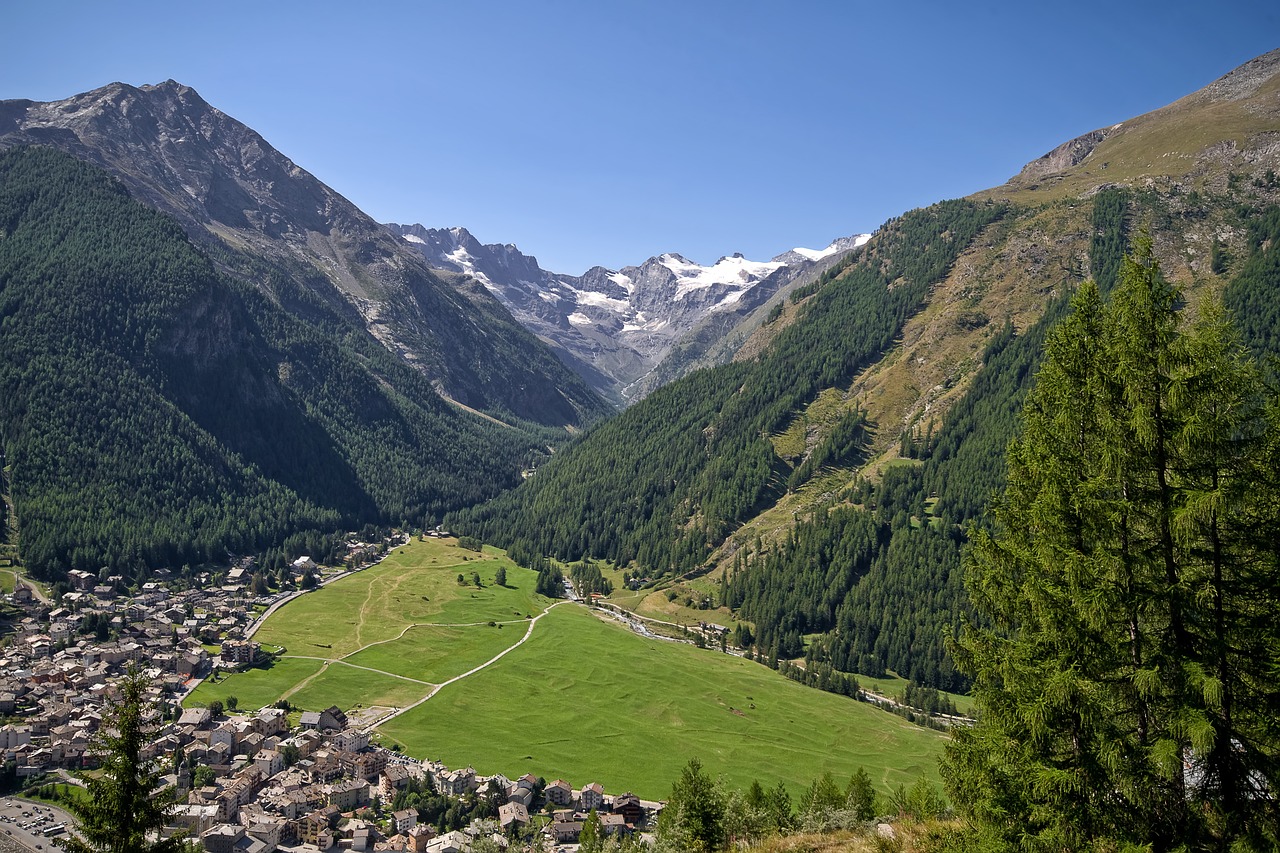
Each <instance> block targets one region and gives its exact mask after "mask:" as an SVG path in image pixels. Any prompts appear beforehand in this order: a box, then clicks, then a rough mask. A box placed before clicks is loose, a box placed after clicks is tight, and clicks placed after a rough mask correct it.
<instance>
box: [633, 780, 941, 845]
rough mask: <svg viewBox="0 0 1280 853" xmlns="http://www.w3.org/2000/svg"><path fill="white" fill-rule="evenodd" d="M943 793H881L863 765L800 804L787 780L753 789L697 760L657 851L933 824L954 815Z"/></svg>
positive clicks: (671, 801) (676, 793)
mask: <svg viewBox="0 0 1280 853" xmlns="http://www.w3.org/2000/svg"><path fill="white" fill-rule="evenodd" d="M947 812H948V806H947V802H946V800H945V799H944V798H943V796H942V793H941V792H940V791H939V790H938V789H937V788H936V787H935V786H934V785H933V784H932V783H930V782H929V781H928V780H927V779H924V778H920V779H917V780H916V781H915V782H914V783H913V784H912V785H911V786H910V787H907V786H906V785H899V786H898V787H896V788H894V789H893V790H892V791H890V792H889V794H888V796H885V795H884V794H882V793H880V792H877V791H876V789H875V787H874V786H873V785H872V782H871V776H870V774H868V773H867V771H866V769H865V768H862V767H859V768H858V769H857V770H856V771H854V773H853V774H852V775H851V776H850V778H849V780H848V781H847V782H844V783H841V782H840V781H838V780H837V779H836V778H835V777H834V776H833V775H832V774H831V773H830V771H828V772H826V773H823V774H822V775H821V776H818V777H817V778H815V779H814V780H813V781H812V782H811V783H810V784H809V786H808V787H807V788H806V789H805V790H804V791H803V792H802V793H801V795H800V798H799V800H798V801H797V802H794V803H793V802H792V799H791V795H790V793H789V792H788V791H787V789H786V788H785V787H784V786H783V785H782V783H781V782H779V783H778V784H777V785H776V786H774V787H771V788H766V787H764V786H762V785H761V784H760V783H759V782H758V781H755V782H752V783H751V785H750V786H749V787H748V788H747V789H746V790H745V791H743V790H736V789H733V788H730V787H729V786H728V785H727V784H725V783H724V781H723V780H719V781H717V780H715V779H713V778H712V777H711V775H710V774H709V773H708V772H707V771H706V770H705V769H704V768H703V766H702V762H700V761H699V760H698V759H697V758H692V759H690V760H689V763H688V764H686V765H685V767H684V769H683V770H681V772H680V775H679V777H677V779H676V781H675V783H674V784H673V785H672V787H671V794H670V796H669V797H668V798H667V804H666V806H665V807H664V808H663V810H662V815H661V817H660V818H659V820H658V826H657V829H656V831H655V833H654V844H653V849H654V850H655V851H657V853H676V851H679V853H684V851H689V850H701V851H706V852H707V853H712V851H717V850H730V849H741V847H742V846H743V845H746V844H750V843H752V842H757V841H761V840H763V839H766V838H769V837H772V836H778V835H787V834H790V833H793V832H797V831H800V832H831V831H834V830H855V831H857V830H861V831H865V832H867V833H868V834H870V833H871V832H872V831H874V828H875V823H874V822H875V821H876V819H877V818H878V817H888V816H892V817H894V818H896V819H898V820H915V821H920V820H931V819H936V818H939V817H942V816H943V815H945V814H947Z"/></svg>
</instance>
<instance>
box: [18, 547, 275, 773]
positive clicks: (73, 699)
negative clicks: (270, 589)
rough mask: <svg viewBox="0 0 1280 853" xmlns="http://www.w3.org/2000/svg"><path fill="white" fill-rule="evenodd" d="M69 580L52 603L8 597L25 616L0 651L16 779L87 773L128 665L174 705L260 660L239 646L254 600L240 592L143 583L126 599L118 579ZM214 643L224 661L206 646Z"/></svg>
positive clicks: (254, 649) (22, 589) (24, 592)
mask: <svg viewBox="0 0 1280 853" xmlns="http://www.w3.org/2000/svg"><path fill="white" fill-rule="evenodd" d="M71 582H72V584H73V585H74V587H75V588H74V589H73V590H72V591H71V592H68V593H65V594H64V595H63V596H62V598H61V600H59V601H58V602H57V603H54V604H46V603H44V602H42V601H40V600H39V599H38V598H37V597H36V596H35V595H34V594H33V592H32V590H31V589H30V587H28V586H27V585H26V584H24V583H21V582H20V583H19V584H18V585H17V587H16V588H15V590H14V592H13V594H12V595H10V596H9V600H10V603H12V604H14V605H15V606H16V607H17V608H19V609H20V611H21V613H22V614H23V615H22V616H21V617H20V618H19V619H17V621H16V624H15V625H13V629H14V630H13V631H12V632H11V633H10V634H9V635H8V636H7V637H6V638H5V642H4V645H3V646H2V647H0V718H3V720H4V721H5V724H4V725H3V726H0V756H2V758H3V760H4V761H6V762H8V761H12V762H14V763H15V765H16V766H17V770H18V774H19V776H30V775H35V774H40V773H45V772H47V771H49V770H52V769H56V768H66V769H77V768H80V767H82V766H85V764H86V762H88V761H89V760H90V758H89V757H88V756H87V755H86V751H87V749H88V746H89V738H90V736H91V735H92V734H93V732H94V731H96V730H97V728H98V725H99V724H100V723H101V719H102V717H101V711H102V706H103V704H104V702H105V701H106V698H107V696H108V694H109V693H110V690H111V685H112V683H113V682H114V681H115V680H117V679H118V678H120V677H121V676H122V675H123V674H124V673H125V672H127V671H128V669H129V668H130V667H139V668H141V669H143V670H144V671H145V672H146V674H147V675H148V676H149V677H150V679H151V685H152V687H151V691H152V696H151V698H152V699H155V700H156V701H157V702H160V703H161V704H167V705H169V706H171V707H174V708H176V707H177V704H178V703H179V702H180V701H181V698H182V697H183V696H185V694H186V692H187V691H188V690H189V689H190V688H191V687H193V686H194V685H195V684H196V683H198V680H199V679H200V678H201V677H202V676H204V675H206V674H208V673H209V672H210V671H211V670H213V669H216V668H218V667H225V668H234V667H239V666H243V665H245V664H248V663H252V662H253V660H254V659H255V658H256V657H257V655H258V653H259V649H258V645H257V644H256V643H253V642H251V641H248V640H243V639H242V637H243V633H244V631H245V629H246V628H247V626H248V625H249V624H250V622H251V619H252V616H251V607H252V604H253V601H252V599H251V598H249V597H248V596H247V595H245V593H244V590H243V588H241V587H235V588H233V589H231V590H227V589H225V588H216V589H214V590H203V589H190V590H182V591H176V592H175V591H170V590H169V589H168V588H167V587H166V586H165V584H164V583H162V582H148V583H147V584H145V585H144V586H143V588H142V589H141V590H140V591H139V592H138V593H137V594H136V595H132V596H126V595H123V594H121V593H120V590H121V588H122V587H121V579H119V578H108V579H106V580H105V581H104V582H100V581H99V579H98V577H97V576H96V575H92V574H90V573H87V572H79V571H73V572H71ZM216 643H222V644H223V649H224V655H223V656H222V657H219V656H217V655H211V654H210V652H209V651H208V649H207V648H206V645H207V644H216Z"/></svg>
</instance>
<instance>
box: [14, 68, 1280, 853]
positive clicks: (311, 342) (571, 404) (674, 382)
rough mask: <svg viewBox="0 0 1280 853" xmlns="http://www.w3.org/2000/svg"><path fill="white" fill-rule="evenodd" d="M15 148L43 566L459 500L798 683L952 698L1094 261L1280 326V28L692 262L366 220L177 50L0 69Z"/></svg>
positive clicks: (545, 552)
mask: <svg viewBox="0 0 1280 853" xmlns="http://www.w3.org/2000/svg"><path fill="white" fill-rule="evenodd" d="M0 149H3V150H2V151H0V329H2V330H3V340H4V346H3V348H2V350H0V441H2V447H3V453H4V460H3V461H4V475H5V479H4V481H3V491H4V493H5V501H4V502H3V503H2V504H0V510H2V512H3V515H0V531H4V532H5V539H6V540H7V541H6V542H5V543H4V545H5V547H7V548H8V549H9V550H10V551H11V552H12V553H13V554H14V555H15V556H16V557H17V558H19V559H20V560H21V562H22V564H24V565H25V566H26V568H27V569H28V570H29V571H30V572H31V573H33V574H35V575H37V576H39V577H42V578H45V579H48V580H51V581H55V580H58V579H60V578H62V577H64V576H65V573H66V572H67V571H68V570H70V569H82V570H88V571H90V572H93V573H98V572H99V571H100V569H102V568H103V567H106V568H108V569H110V570H111V571H112V572H119V573H123V574H125V575H127V576H128V577H130V578H136V579H137V580H139V581H141V580H143V579H145V578H146V577H147V576H148V575H149V573H151V572H152V571H154V570H156V569H159V568H162V567H177V566H180V565H183V564H191V565H199V564H205V563H213V562H223V563H225V562H226V560H227V558H228V555H239V554H247V553H251V552H254V553H257V552H262V551H264V550H268V549H271V552H272V553H273V555H274V558H275V559H276V561H277V563H280V562H281V561H283V560H285V559H291V558H292V557H294V556H297V555H299V554H302V553H306V552H307V551H310V552H313V553H315V552H316V551H317V547H318V544H317V543H321V542H324V541H328V540H326V539H325V538H324V537H325V536H327V535H329V534H333V533H335V532H338V531H342V530H351V529H355V528H359V527H360V526H361V525H393V526H399V527H401V528H403V529H406V530H407V529H420V528H429V527H433V526H435V525H437V524H440V523H443V524H444V525H445V526H446V527H448V528H449V529H451V530H454V531H456V532H458V533H460V534H463V535H465V536H467V537H471V538H472V539H474V540H478V541H482V542H485V543H489V544H492V545H495V546H498V547H500V548H505V549H506V550H507V553H508V555H509V556H510V557H511V558H512V559H513V560H515V562H516V563H518V564H520V565H521V566H524V567H526V568H530V569H536V570H539V571H540V572H542V573H544V574H543V577H544V579H545V578H547V577H553V576H554V575H555V574H557V573H559V572H560V571H561V570H563V571H564V572H565V573H567V574H572V575H573V576H574V577H576V578H577V579H578V581H579V584H580V586H581V585H585V586H586V587H588V588H590V589H597V590H599V591H600V592H601V593H602V594H608V593H610V592H611V593H612V595H611V596H610V597H611V599H612V600H613V601H614V603H615V604H616V605H617V606H618V607H620V608H623V609H629V610H632V611H634V612H635V613H637V614H639V615H642V616H646V617H652V618H657V619H662V620H666V621H669V622H672V623H677V624H686V625H689V624H696V623H698V622H711V623H716V624H719V625H721V626H723V627H725V628H727V629H730V631H731V633H730V634H729V635H728V636H729V637H731V640H730V642H732V643H733V644H735V645H737V646H739V647H740V648H741V649H742V650H743V651H744V653H745V654H746V655H748V656H750V657H752V658H754V659H756V660H759V661H762V662H766V663H768V664H769V665H770V666H772V667H774V668H777V669H779V670H780V671H783V672H784V673H786V674H788V675H790V676H791V677H793V678H795V679H797V680H800V681H804V682H805V683H807V684H811V685H813V686H815V687H820V688H824V689H828V690H831V691H833V692H842V691H847V690H848V687H849V683H850V682H849V677H850V676H853V675H859V676H863V677H864V678H884V677H895V676H896V677H901V678H903V679H907V680H909V681H910V682H913V683H914V684H913V688H923V689H926V690H930V691H934V690H945V691H952V692H957V693H963V692H965V691H966V690H968V689H969V688H970V686H971V677H970V676H969V675H968V674H966V671H965V670H964V669H963V668H962V667H960V666H958V665H957V662H956V661H955V659H954V658H953V650H954V649H955V648H956V646H955V641H956V639H957V637H958V636H959V634H960V627H959V626H960V625H962V624H963V623H965V622H966V620H970V621H971V620H973V619H975V612H976V611H975V609H974V607H973V605H972V603H971V601H970V598H969V593H968V591H967V590H966V587H965V583H964V577H963V566H962V560H961V554H962V552H963V551H964V550H965V549H966V547H967V546H968V544H969V541H970V538H971V537H972V536H973V535H974V532H975V531H980V530H983V529H985V528H986V527H988V526H989V522H988V521H987V516H988V514H987V507H988V504H989V501H990V500H991V498H992V496H993V494H995V493H996V492H997V490H999V489H1000V488H1001V487H1002V486H1003V484H1004V479H1005V453H1006V449H1007V448H1008V447H1009V443H1010V441H1011V439H1012V438H1013V437H1014V436H1015V434H1016V432H1017V425H1018V422H1019V412H1020V411H1021V410H1022V405H1023V402H1024V399H1025V398H1026V395H1027V393H1028V391H1029V389H1031V388H1032V387H1033V385H1034V382H1035V377H1036V372H1037V370H1038V368H1039V366H1040V364H1041V361H1042V358H1043V352H1044V348H1045V341H1046V339H1047V338H1048V337H1049V336H1050V335H1051V333H1052V330H1053V329H1054V328H1055V327H1056V326H1057V324H1059V323H1060V321H1062V320H1063V318H1064V317H1066V316H1068V315H1069V313H1070V300H1071V298H1072V296H1073V294H1075V293H1076V292H1077V290H1078V289H1079V288H1080V286H1081V284H1082V283H1083V282H1085V281H1086V280H1091V281H1094V282H1096V283H1097V285H1098V288H1099V290H1100V292H1101V293H1102V294H1103V295H1104V296H1105V295H1106V294H1108V293H1110V292H1111V290H1112V288H1113V287H1115V286H1116V283H1117V279H1118V278H1119V277H1120V270H1121V267H1122V259H1123V258H1124V257H1125V255H1126V254H1127V253H1129V252H1131V251H1132V249H1133V247H1134V246H1135V245H1140V244H1144V241H1145V240H1147V239H1148V238H1149V240H1150V243H1151V247H1152V248H1151V253H1152V254H1151V257H1152V259H1153V261H1154V262H1157V263H1158V265H1159V268H1160V270H1162V271H1163V274H1164V276H1166V277H1167V278H1168V279H1169V280H1170V281H1171V282H1173V283H1174V284H1176V285H1177V286H1178V287H1179V288H1180V289H1181V293H1182V294H1183V295H1184V298H1185V302H1186V304H1187V305H1188V306H1194V305H1197V304H1199V303H1201V302H1202V301H1204V300H1207V299H1220V300H1221V301H1222V302H1223V303H1224V304H1225V306H1226V308H1227V309H1228V311H1229V312H1230V313H1231V314H1232V316H1233V317H1234V320H1235V322H1236V324H1237V326H1238V328H1239V331H1240V335H1241V338H1242V341H1243V343H1244V344H1245V346H1246V347H1247V348H1248V349H1249V350H1250V351H1251V352H1252V353H1253V355H1255V356H1256V357H1257V358H1258V359H1259V361H1260V362H1262V363H1264V364H1265V363H1271V364H1274V362H1268V361H1267V360H1268V359H1272V358H1273V357H1275V356H1280V50H1278V51H1273V52H1271V53H1268V54H1266V55H1264V56H1261V57H1259V58H1257V59H1255V60H1253V61H1251V62H1249V63H1247V64H1246V65H1244V66H1242V67H1240V68H1239V69H1236V70H1235V71H1233V72H1231V73H1230V74H1228V75H1226V76H1225V77H1223V78H1221V79H1219V80H1217V81H1215V82H1213V83H1212V84H1210V85H1208V86H1206V87H1205V88H1204V89H1201V90H1200V91H1198V92H1195V93H1192V94H1189V95H1187V96H1186V97H1184V98H1182V99H1181V100H1179V101H1177V102H1175V103H1173V104H1170V105H1168V106H1166V107H1164V108H1162V109H1159V110H1156V111H1154V112H1151V113H1148V114H1146V115H1142V116H1138V117H1135V118H1133V119H1131V120H1128V121H1125V122H1122V123H1120V124H1117V125H1115V126H1112V127H1108V128H1104V129H1099V130H1095V131H1092V132H1089V133H1085V134H1084V135H1082V136H1080V137H1078V138H1076V139H1073V140H1070V141H1067V142H1065V143H1063V144H1062V145H1061V146H1059V147H1058V148H1056V149H1054V150H1053V151H1051V152H1049V153H1048V154H1046V155H1045V156H1043V157H1041V158H1039V159H1038V160H1035V161H1034V162H1032V163H1030V164H1027V165H1026V166H1025V167H1023V168H1022V169H1021V171H1019V172H1018V173H1017V174H1016V175H1014V176H1013V177H1012V178H1011V179H1010V180H1009V181H1008V182H1007V183H1005V184H1004V185H1002V186H999V187H994V188H991V189H988V190H985V191H983V192H979V193H976V194H975V195H973V196H971V197H968V198H964V199H953V200H945V201H940V202H938V203H937V204H934V205H932V206H929V207H926V208H922V209H917V210H911V211H906V212H904V213H903V214H902V215H901V216H898V217H895V218H893V219H891V220H889V221H888V222H885V223H883V224H882V225H881V226H880V227H879V228H878V229H877V230H876V231H875V232H874V233H873V234H870V235H854V236H849V237H842V238H840V239H837V240H835V241H834V242H833V243H831V244H830V245H828V246H827V247H826V248H825V249H821V250H804V249H797V250H795V251H793V252H789V253H787V254H784V255H781V256H779V257H776V258H774V259H772V260H769V261H758V262H753V261H748V260H747V259H745V258H742V257H740V256H731V257H726V258H721V259H720V260H719V261H718V262H717V263H716V264H714V265H711V266H700V265H697V264H694V263H692V262H691V261H688V260H686V259H685V258H682V257H680V256H679V255H675V254H670V253H668V254H659V255H656V256H655V257H653V258H650V259H649V260H647V261H645V262H644V263H643V264H640V265H639V266H635V267H627V268H624V269H621V270H607V269H604V268H602V267H595V268H592V269H589V270H587V271H586V272H585V273H583V274H582V275H580V276H574V275H567V274H562V273H553V272H548V271H545V270H543V269H541V268H540V267H539V266H538V263H537V261H536V260H535V259H534V258H533V257H530V256H528V255H525V254H523V253H522V252H520V251H519V250H518V249H516V248H515V247H514V246H511V245H501V244H494V245H482V244H481V243H480V242H479V241H478V240H476V239H475V238H474V237H473V236H472V235H471V234H470V233H468V232H467V231H466V230H465V229H463V228H448V229H433V228H426V227H423V226H422V225H398V224H391V225H382V224H379V223H376V222H374V221H373V220H372V219H370V218H369V217H368V216H366V215H365V214H364V213H362V212H361V211H359V210H358V209H356V208H355V207H354V206H353V205H352V204H351V203H349V202H348V201H346V200H345V199H343V198H341V197H340V196H338V195H337V194H336V193H334V192H333V191H332V190H330V189H329V188H328V187H326V186H324V185H323V184H322V183H320V182H319V181H318V180H316V179H315V178H314V177H312V176H311V175H309V174H307V173H306V172H304V171H303V170H301V169H299V168H298V167H297V166H296V165H294V164H293V163H291V162H290V161H289V160H288V159H287V158H286V157H285V156H284V155H282V154H281V153H279V152H277V151H275V150H274V149H273V148H271V146H270V145H269V144H268V143H267V142H266V141H265V140H263V139H262V138H261V137H260V136H259V135H258V134H256V133H255V132H253V131H252V130H250V129H249V128H247V127H245V126H244V125H242V124H240V123H238V122H236V121H235V120H234V119H231V118H229V117H228V116H226V115H225V114H223V113H221V112H219V111H218V110H217V109H215V108H214V107H212V106H210V105H209V104H207V103H205V102H204V101H203V100H202V99H201V98H200V97H199V96H198V95H197V94H196V93H195V92H194V91H193V90H192V89H190V88H187V87H185V86H183V85H181V84H178V83H175V82H173V81H168V82H165V83H161V84H159V85H155V86H143V87H140V88H135V87H133V86H127V85H123V84H119V83H116V84H112V85H110V86H106V87H104V88H102V89H98V90H96V91H93V92H89V93H86V94H83V95H79V96H76V97H73V98H69V99H67V100H65V101H59V102H53V103H34V102H30V101H6V102H2V103H0ZM1014 168H1016V164H1011V167H1010V171H1013V170H1014ZM854 227H856V225H851V229H850V230H853V228H854ZM827 236H829V235H826V236H823V237H821V238H819V239H820V240H825V239H827ZM655 248H658V249H660V248H661V247H655ZM1272 378H1274V376H1273V377H1272ZM458 577H459V580H460V581H462V580H463V576H462V575H459V576H458ZM610 580H612V581H613V583H612V584H611V583H610V582H609V581H610ZM476 583H477V586H478V585H479V581H478V580H477V582H476ZM503 586H505V585H503ZM546 589H548V587H547V586H546V585H545V584H544V583H543V582H542V581H540V582H539V586H538V591H539V592H543V591H545V590H546ZM562 609H564V608H562ZM489 624H490V625H492V624H493V623H492V622H491V623H489ZM754 707H755V706H754V705H753V706H752V708H754ZM730 710H732V709H730ZM1063 849H1067V848H1063Z"/></svg>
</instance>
